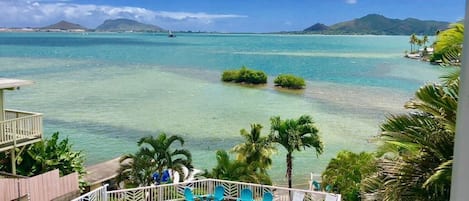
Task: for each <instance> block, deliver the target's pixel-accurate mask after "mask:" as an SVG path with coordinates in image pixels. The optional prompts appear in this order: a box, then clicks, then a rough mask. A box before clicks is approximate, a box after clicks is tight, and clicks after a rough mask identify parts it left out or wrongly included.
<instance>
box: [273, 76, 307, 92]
mask: <svg viewBox="0 0 469 201" xmlns="http://www.w3.org/2000/svg"><path fill="white" fill-rule="evenodd" d="M274 83H275V86H280V87H285V88H289V89H302V88H304V87H305V86H306V84H305V80H304V79H303V78H301V77H297V76H294V75H290V74H285V75H279V76H277V77H276V78H275V80H274Z"/></svg>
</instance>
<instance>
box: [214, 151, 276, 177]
mask: <svg viewBox="0 0 469 201" xmlns="http://www.w3.org/2000/svg"><path fill="white" fill-rule="evenodd" d="M216 158H217V166H216V167H215V168H213V169H212V171H211V172H210V173H208V174H207V175H206V176H208V177H211V178H215V179H224V180H230V181H241V182H249V183H258V184H267V185H270V184H272V181H271V179H270V177H269V175H268V174H267V173H266V172H258V171H255V168H256V167H254V166H251V165H250V164H248V163H246V162H244V161H240V160H231V159H230V156H229V155H228V153H227V152H226V151H224V150H218V151H217V152H216Z"/></svg>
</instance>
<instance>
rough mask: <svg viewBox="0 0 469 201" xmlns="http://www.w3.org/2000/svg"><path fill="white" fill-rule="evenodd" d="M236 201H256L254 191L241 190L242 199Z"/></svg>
mask: <svg viewBox="0 0 469 201" xmlns="http://www.w3.org/2000/svg"><path fill="white" fill-rule="evenodd" d="M236 201H254V198H253V196H252V191H251V190H250V189H249V188H244V189H243V190H241V194H240V197H239V198H238V199H236Z"/></svg>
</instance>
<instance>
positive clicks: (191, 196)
mask: <svg viewBox="0 0 469 201" xmlns="http://www.w3.org/2000/svg"><path fill="white" fill-rule="evenodd" d="M184 198H185V199H186V201H195V200H196V199H195V198H194V194H193V193H192V190H191V189H190V188H189V187H186V188H184ZM197 199H198V200H203V199H202V198H200V197H197Z"/></svg>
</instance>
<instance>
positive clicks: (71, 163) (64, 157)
mask: <svg viewBox="0 0 469 201" xmlns="http://www.w3.org/2000/svg"><path fill="white" fill-rule="evenodd" d="M15 151H16V152H18V150H15ZM10 161H11V158H10V154H5V158H4V160H2V161H1V163H2V164H1V165H0V168H1V169H0V170H1V171H5V172H11V164H10ZM54 169H58V170H59V173H60V175H61V176H63V175H67V174H71V173H73V172H77V173H78V174H79V177H80V186H81V187H84V186H85V185H86V184H85V183H84V181H83V180H82V178H83V176H84V174H85V166H84V156H83V154H82V153H81V151H73V150H72V144H70V143H69V141H68V138H65V139H63V140H61V141H59V132H55V133H53V134H52V136H51V138H50V139H47V138H46V139H44V140H43V141H40V142H37V143H34V144H32V145H29V146H28V147H27V148H26V149H25V150H24V151H23V152H21V153H17V161H16V172H17V173H18V174H19V175H23V176H35V175H39V174H42V173H45V172H48V171H51V170H54Z"/></svg>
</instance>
